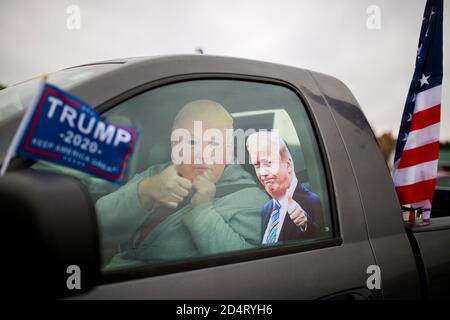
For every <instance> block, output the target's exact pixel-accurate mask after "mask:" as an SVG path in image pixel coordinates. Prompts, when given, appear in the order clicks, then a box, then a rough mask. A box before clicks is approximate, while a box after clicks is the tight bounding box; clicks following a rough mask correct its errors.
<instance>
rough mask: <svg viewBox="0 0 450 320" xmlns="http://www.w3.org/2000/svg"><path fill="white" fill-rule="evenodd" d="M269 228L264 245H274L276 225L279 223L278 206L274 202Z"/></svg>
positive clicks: (276, 231)
mask: <svg viewBox="0 0 450 320" xmlns="http://www.w3.org/2000/svg"><path fill="white" fill-rule="evenodd" d="M270 216H271V217H270V227H269V235H268V236H267V240H266V243H275V242H276V240H277V234H278V224H279V222H280V206H279V205H278V203H276V202H275V205H274V208H273V211H272V213H271V215H270Z"/></svg>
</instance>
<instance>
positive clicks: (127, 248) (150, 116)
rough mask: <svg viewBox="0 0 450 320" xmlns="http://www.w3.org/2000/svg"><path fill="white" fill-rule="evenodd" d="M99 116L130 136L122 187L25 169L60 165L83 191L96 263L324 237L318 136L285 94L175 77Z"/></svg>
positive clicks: (137, 262) (113, 265)
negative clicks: (92, 217) (92, 215)
mask: <svg viewBox="0 0 450 320" xmlns="http://www.w3.org/2000/svg"><path fill="white" fill-rule="evenodd" d="M104 115H105V116H106V118H108V120H109V121H111V122H112V123H117V124H123V125H131V126H134V127H135V128H137V129H138V130H139V132H140V139H139V141H138V143H137V145H136V147H135V150H134V152H133V155H132V157H131V159H130V160H129V163H128V169H127V171H126V178H125V181H126V182H125V183H124V185H122V186H118V185H115V184H112V183H109V182H105V181H102V180H100V179H97V178H94V177H90V176H88V175H86V174H81V173H78V172H76V171H75V170H70V169H62V168H60V167H58V166H56V165H52V164H49V163H44V162H38V163H36V164H35V166H34V168H37V169H50V170H58V171H61V170H64V171H65V173H68V174H71V175H75V176H76V177H78V178H79V179H80V180H81V181H82V182H83V183H84V184H85V185H86V186H87V187H88V189H89V191H90V193H91V195H92V198H93V200H94V201H95V203H96V211H97V216H98V221H99V226H100V232H101V234H102V239H103V240H102V241H103V242H102V246H103V265H104V268H105V270H112V269H117V268H131V267H134V266H141V265H156V264H160V263H168V262H175V261H177V262H178V261H189V260H191V259H197V258H199V257H209V256H217V255H226V254H229V253H234V254H236V253H242V254H245V253H246V252H250V251H251V250H259V249H264V248H267V247H277V246H284V245H292V244H299V245H301V244H309V243H313V242H318V241H321V240H323V239H329V238H332V237H333V229H332V219H331V209H330V200H329V195H328V191H327V190H328V188H327V184H326V179H325V173H324V167H323V164H322V160H321V156H320V152H319V148H318V144H317V140H316V138H315V135H314V133H313V129H312V125H311V123H310V120H309V118H308V115H307V112H306V110H305V106H304V105H303V103H302V101H301V100H300V98H299V97H298V96H297V95H296V94H295V93H294V92H293V91H292V90H290V89H288V88H286V87H283V86H280V85H274V84H267V83H261V82H251V81H240V80H239V81H238V80H193V81H184V82H179V83H174V84H170V85H166V86H162V87H159V88H156V89H152V90H149V91H146V92H144V93H141V94H139V95H137V96H135V97H133V98H131V99H129V100H126V101H125V102H123V103H121V104H119V105H117V106H116V107H114V108H112V109H110V110H109V111H107V112H106V113H105V114H104Z"/></svg>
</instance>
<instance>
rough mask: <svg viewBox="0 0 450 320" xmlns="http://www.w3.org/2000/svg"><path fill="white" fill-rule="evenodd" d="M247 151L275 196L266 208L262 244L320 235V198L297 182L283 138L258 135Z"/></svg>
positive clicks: (268, 134) (261, 178) (272, 135)
mask: <svg viewBox="0 0 450 320" xmlns="http://www.w3.org/2000/svg"><path fill="white" fill-rule="evenodd" d="M247 150H248V152H249V155H250V160H251V162H252V164H253V166H254V168H255V172H256V175H257V177H258V179H259V181H260V182H261V184H262V185H263V186H264V188H265V189H266V191H267V193H268V194H269V195H270V196H271V197H272V199H271V200H269V202H267V203H266V204H265V205H264V208H263V213H262V243H263V244H270V243H275V242H278V241H290V240H299V239H311V238H315V237H319V236H321V235H322V234H323V230H324V229H323V228H324V227H323V211H322V206H321V203H320V198H319V196H317V195H316V194H315V193H313V192H311V191H309V190H308V189H306V187H305V186H303V185H302V184H301V183H300V182H299V181H298V179H297V177H296V175H295V170H294V163H293V161H292V157H291V154H290V152H289V150H288V148H287V146H286V144H285V142H284V141H283V139H282V138H281V137H280V136H279V135H278V134H277V133H275V132H268V131H261V132H256V133H254V134H252V135H250V136H249V137H248V139H247Z"/></svg>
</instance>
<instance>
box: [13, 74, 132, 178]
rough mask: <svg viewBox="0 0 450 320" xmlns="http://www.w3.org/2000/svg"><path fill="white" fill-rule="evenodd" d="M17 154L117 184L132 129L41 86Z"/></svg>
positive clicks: (130, 143) (52, 89)
mask: <svg viewBox="0 0 450 320" xmlns="http://www.w3.org/2000/svg"><path fill="white" fill-rule="evenodd" d="M30 107H31V108H33V111H32V112H31V113H30V116H29V117H28V118H29V119H26V118H24V121H26V122H27V123H26V124H25V130H24V131H23V134H22V136H21V137H20V138H19V139H20V143H19V145H18V148H17V153H18V154H20V155H22V156H25V157H29V158H34V159H38V160H46V161H51V162H54V163H57V164H60V165H64V166H67V167H71V168H74V169H77V170H80V171H84V172H87V173H90V174H92V175H95V176H97V177H100V178H103V179H106V180H109V181H114V182H119V181H120V180H121V179H122V177H123V174H124V171H125V167H126V163H127V160H128V158H129V157H130V155H131V153H132V151H133V147H134V145H135V143H136V139H137V137H138V133H137V131H136V130H135V129H133V128H129V127H122V126H118V125H114V124H111V123H109V122H108V121H106V120H104V119H102V118H101V117H100V116H99V115H98V114H97V113H96V112H95V111H94V110H93V109H92V108H91V107H90V106H89V105H88V104H86V103H84V102H83V101H81V100H80V99H78V98H76V97H74V96H72V95H71V94H69V93H67V92H65V91H63V90H61V89H58V88H57V87H55V86H53V85H50V84H48V83H45V84H44V85H43V87H42V89H41V91H40V95H39V96H38V98H37V99H35V105H34V106H33V105H32V106H30Z"/></svg>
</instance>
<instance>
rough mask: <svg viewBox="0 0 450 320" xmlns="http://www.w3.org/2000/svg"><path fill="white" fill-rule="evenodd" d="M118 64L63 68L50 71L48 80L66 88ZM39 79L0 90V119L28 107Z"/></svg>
mask: <svg viewBox="0 0 450 320" xmlns="http://www.w3.org/2000/svg"><path fill="white" fill-rule="evenodd" d="M119 65H120V64H118V63H102V64H93V65H86V66H80V67H74V68H69V69H64V70H60V71H57V72H54V73H50V74H49V75H48V81H49V82H51V83H52V84H54V85H57V86H58V87H60V88H62V89H64V90H67V89H70V87H71V86H73V85H75V84H77V83H79V82H81V81H86V80H87V79H89V78H92V77H93V76H96V75H99V74H101V73H104V72H107V71H109V70H111V69H114V68H117V66H119ZM39 81H40V77H37V78H33V79H31V80H28V81H25V82H21V83H18V84H16V85H13V86H11V87H7V88H5V89H3V90H0V121H2V120H4V119H6V118H9V117H10V116H12V115H14V114H16V113H18V112H20V111H21V110H23V109H25V108H27V107H28V105H29V104H30V101H31V99H32V97H33V95H34V94H35V92H36V90H37V88H38V84H39Z"/></svg>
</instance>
